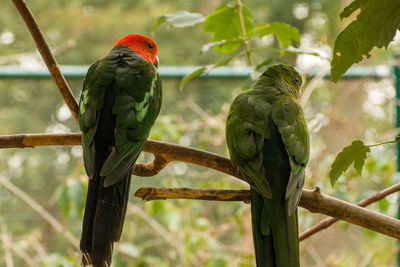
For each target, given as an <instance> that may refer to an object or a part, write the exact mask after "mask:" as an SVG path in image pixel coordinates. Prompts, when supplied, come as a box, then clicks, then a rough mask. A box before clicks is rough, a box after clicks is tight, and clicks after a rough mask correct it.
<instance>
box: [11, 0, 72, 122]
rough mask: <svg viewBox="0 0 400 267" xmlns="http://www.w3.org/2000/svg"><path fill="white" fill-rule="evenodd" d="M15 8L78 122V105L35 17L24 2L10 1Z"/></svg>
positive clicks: (22, 0) (19, 0)
mask: <svg viewBox="0 0 400 267" xmlns="http://www.w3.org/2000/svg"><path fill="white" fill-rule="evenodd" d="M12 1H13V3H14V5H15V7H16V8H17V9H18V12H19V13H20V15H21V17H22V19H23V20H24V22H25V24H26V26H27V27H28V29H29V31H30V32H31V35H32V38H33V40H34V41H35V44H36V47H37V48H38V50H39V52H40V54H41V55H42V58H43V60H44V62H45V63H46V66H47V68H48V69H49V71H50V73H51V76H52V77H53V79H54V82H55V83H56V85H57V87H58V89H59V90H60V93H61V95H62V97H63V98H64V101H65V103H66V104H67V106H68V108H69V110H70V111H71V113H72V115H73V116H74V118H75V120H76V121H78V103H77V102H76V100H75V98H74V95H73V93H72V91H71V89H70V88H69V86H68V83H67V81H66V80H65V78H64V75H63V74H62V72H61V70H60V67H59V66H58V63H57V61H56V59H55V58H54V56H53V54H52V53H51V50H50V48H49V45H48V44H47V42H46V40H45V39H44V36H43V34H42V32H41V30H40V28H39V25H38V24H37V22H36V20H35V17H34V16H33V14H32V12H31V10H30V9H29V7H28V5H27V4H26V2H25V1H24V0H12Z"/></svg>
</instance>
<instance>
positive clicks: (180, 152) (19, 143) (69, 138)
mask: <svg viewBox="0 0 400 267" xmlns="http://www.w3.org/2000/svg"><path fill="white" fill-rule="evenodd" d="M80 144H81V134H79V133H70V134H17V135H3V136H0V148H23V147H35V146H51V145H80ZM143 151H145V152H149V153H153V154H154V155H155V158H154V160H153V161H152V162H150V163H143V164H136V165H135V166H134V167H133V173H134V174H135V175H137V176H144V177H147V176H151V175H155V174H157V173H158V172H159V171H160V170H162V169H163V168H164V167H165V166H166V165H167V164H168V163H169V162H171V161H182V162H187V163H192V164H196V165H200V166H203V167H207V168H211V169H214V170H217V171H220V172H222V173H225V174H228V175H231V176H234V177H236V178H238V179H241V180H243V181H245V182H248V181H246V179H245V178H244V177H242V176H241V175H240V173H239V172H238V170H237V169H236V168H234V167H233V166H232V164H231V162H230V160H229V159H228V158H225V157H222V156H219V155H217V154H214V153H210V152H206V151H202V150H198V149H194V148H189V147H183V146H179V145H175V144H169V143H165V142H160V141H152V140H148V141H147V142H146V144H145V146H144V148H143ZM141 190H142V191H141V192H140V191H139V192H137V194H139V195H138V196H140V197H143V196H144V195H146V194H150V196H148V197H147V198H146V199H148V200H150V199H151V194H154V192H153V191H152V189H141ZM143 190H147V191H143ZM157 190H158V189H157ZM157 190H156V191H155V193H156V194H158V193H159V191H157ZM163 190H170V191H162V192H163V194H167V193H168V194H178V195H175V198H181V197H182V196H181V195H179V194H180V193H181V192H175V190H176V189H163ZM184 190H186V192H189V191H190V190H189V189H184ZM397 191H400V185H395V186H392V187H389V188H387V189H385V190H382V191H380V192H378V193H377V194H375V195H374V196H371V197H369V198H368V199H365V200H363V201H362V202H360V203H359V204H360V205H368V204H370V203H372V202H375V201H377V200H379V199H382V198H383V197H385V196H387V195H389V194H392V193H394V192H397ZM235 192H236V191H234V190H233V191H231V195H230V194H229V192H228V193H226V192H224V191H223V190H222V191H221V190H212V191H210V190H201V191H198V192H196V194H197V195H195V196H191V197H190V198H191V199H207V200H218V195H219V194H221V196H220V197H222V198H225V199H219V200H221V201H222V200H224V201H231V200H236V201H238V200H240V201H249V200H248V199H247V200H246V196H245V195H246V194H249V193H246V192H245V191H243V192H241V193H240V194H242V195H241V196H238V195H235V194H236V193H237V192H236V193H235ZM305 192H306V189H305V190H303V196H302V200H301V201H304V200H303V198H304V197H305V196H306V194H307V193H305ZM168 194H167V195H160V197H161V198H167V197H166V196H171V195H168ZM189 195H190V194H189ZM321 195H322V194H321ZM186 196H188V194H187V193H186ZM326 198H329V197H326ZM333 199H334V198H333ZM329 201H330V200H329V199H328V200H327V202H326V203H329ZM301 203H303V202H301ZM312 204H314V205H317V210H316V212H319V211H318V207H319V204H318V202H314V203H309V204H305V206H303V207H305V208H307V209H309V210H311V211H313V210H312V209H313V205H312ZM307 205H310V206H307ZM336 205H337V204H336ZM341 205H344V207H346V205H353V204H348V203H346V202H343V201H342V203H341ZM324 209H326V210H329V209H330V204H327V206H326V207H324ZM321 213H323V214H326V215H330V216H335V217H338V218H339V219H343V218H342V217H341V216H340V214H339V215H338V214H335V213H333V214H330V213H329V212H328V211H326V212H321ZM344 220H345V219H344ZM392 220H393V219H392ZM335 221H337V219H334V218H330V219H327V220H324V221H322V222H321V223H319V224H317V225H316V226H314V227H313V228H312V229H310V230H307V231H306V232H305V233H303V234H301V235H300V239H301V240H304V239H305V238H307V237H308V236H311V235H312V234H314V233H316V232H318V231H320V230H322V229H324V228H327V227H328V226H330V225H331V224H333V223H334V222H335ZM360 223H363V222H360ZM355 224H357V223H356V222H355ZM309 231H310V232H309Z"/></svg>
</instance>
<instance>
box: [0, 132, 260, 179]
mask: <svg viewBox="0 0 400 267" xmlns="http://www.w3.org/2000/svg"><path fill="white" fill-rule="evenodd" d="M80 144H81V134H80V133H65V134H15V135H2V136H0V148H24V147H36V146H55V145H59V146H71V145H80ZM143 151H145V152H149V153H152V154H154V155H155V158H154V160H153V161H152V162H150V163H144V164H135V166H134V167H133V174H135V175H137V176H144V177H147V176H153V175H155V174H157V173H159V172H160V171H161V170H162V169H163V168H164V167H165V166H167V165H168V163H170V162H172V161H182V162H186V163H192V164H196V165H200V166H203V167H206V168H211V169H214V170H217V171H220V172H223V173H226V174H228V175H231V176H234V177H236V178H238V179H241V180H243V181H245V182H246V183H250V184H252V183H251V182H249V181H247V180H246V178H244V177H243V176H242V175H241V174H240V173H239V171H238V170H237V169H236V168H234V167H233V166H232V164H231V161H230V160H229V159H228V158H226V157H223V156H220V155H217V154H215V153H211V152H207V151H204V150H199V149H195V148H190V147H184V146H179V145H175V144H170V143H166V142H161V141H153V140H147V142H146V144H145V145H144V147H143Z"/></svg>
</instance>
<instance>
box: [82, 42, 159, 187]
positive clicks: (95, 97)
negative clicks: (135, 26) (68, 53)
mask: <svg viewBox="0 0 400 267" xmlns="http://www.w3.org/2000/svg"><path fill="white" fill-rule="evenodd" d="M121 62H123V64H122V63H121ZM108 88H112V89H113V90H114V93H115V99H114V104H113V107H112V113H113V114H114V115H115V116H116V129H115V146H114V147H112V148H111V153H110V155H109V156H108V158H107V159H106V161H105V162H104V165H103V167H102V169H101V172H100V175H101V176H105V177H106V178H105V180H104V186H110V185H113V184H115V183H117V182H118V181H120V179H121V178H123V177H125V176H124V174H125V173H126V170H127V169H128V168H131V167H132V165H133V163H134V162H135V161H136V159H137V157H138V156H139V154H140V152H141V150H142V148H143V145H144V144H145V142H146V139H147V137H148V135H149V131H150V128H151V127H152V125H153V124H154V122H155V119H156V118H157V116H158V113H159V111H160V108H161V99H162V95H161V80H160V77H159V74H158V71H157V69H156V68H155V66H154V65H153V64H151V63H150V62H148V61H146V60H145V59H143V58H142V57H141V56H140V55H138V54H137V53H136V52H134V51H132V50H130V49H128V48H127V47H124V46H116V47H114V49H113V50H112V51H111V52H110V53H109V54H108V55H107V56H106V57H105V58H103V59H102V60H100V61H98V62H96V63H95V64H93V65H92V66H91V67H90V68H89V70H88V74H87V76H86V78H85V81H84V88H83V90H82V95H81V99H80V107H79V125H80V128H81V130H82V145H83V156H84V161H85V168H86V171H87V173H88V175H89V177H92V176H93V172H94V151H93V149H94V144H93V137H94V135H95V133H96V129H97V121H98V117H99V111H100V109H101V107H102V105H103V103H104V95H105V93H106V91H107V89H108Z"/></svg>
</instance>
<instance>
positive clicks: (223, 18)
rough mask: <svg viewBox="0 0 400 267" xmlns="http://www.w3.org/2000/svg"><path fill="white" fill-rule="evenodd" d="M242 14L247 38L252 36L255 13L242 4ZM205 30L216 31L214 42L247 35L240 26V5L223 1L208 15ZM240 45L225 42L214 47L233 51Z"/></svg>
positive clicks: (225, 51) (227, 51) (219, 50)
mask: <svg viewBox="0 0 400 267" xmlns="http://www.w3.org/2000/svg"><path fill="white" fill-rule="evenodd" d="M242 14H243V21H244V26H245V29H246V34H247V38H250V37H251V35H252V30H253V27H254V26H253V15H252V14H251V12H250V10H249V9H248V8H247V7H246V6H245V5H242ZM203 30H204V31H206V32H212V33H214V35H213V37H212V42H218V41H222V40H225V41H229V40H234V39H241V38H244V37H245V36H243V33H242V28H241V26H240V21H239V13H238V6H237V5H236V4H235V3H223V4H221V5H219V6H217V7H216V8H215V10H214V12H213V13H211V14H210V15H208V16H207V17H206V19H205V21H204V23H203ZM239 47H240V44H239V43H225V44H221V45H218V46H214V49H215V50H216V51H217V52H219V53H232V52H234V51H235V50H237V49H238V48H239Z"/></svg>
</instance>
